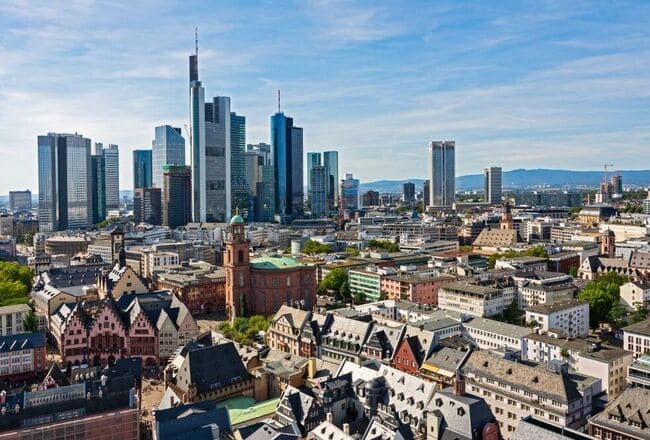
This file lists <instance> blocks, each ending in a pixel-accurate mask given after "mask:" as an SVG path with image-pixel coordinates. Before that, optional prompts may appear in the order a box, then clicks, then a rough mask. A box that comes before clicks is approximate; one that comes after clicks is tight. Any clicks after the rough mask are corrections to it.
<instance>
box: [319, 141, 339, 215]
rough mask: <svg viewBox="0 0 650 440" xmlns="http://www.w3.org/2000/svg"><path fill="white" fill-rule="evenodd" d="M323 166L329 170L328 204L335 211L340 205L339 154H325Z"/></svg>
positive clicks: (334, 152) (333, 152)
mask: <svg viewBox="0 0 650 440" xmlns="http://www.w3.org/2000/svg"><path fill="white" fill-rule="evenodd" d="M323 166H324V167H325V169H326V170H327V176H328V178H327V202H328V204H329V208H330V209H333V208H334V207H335V206H338V204H339V152H338V151H325V152H323Z"/></svg>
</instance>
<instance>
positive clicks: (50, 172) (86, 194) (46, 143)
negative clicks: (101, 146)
mask: <svg viewBox="0 0 650 440" xmlns="http://www.w3.org/2000/svg"><path fill="white" fill-rule="evenodd" d="M91 205H92V192H91V165H90V139H87V138H84V137H83V136H82V135H80V134H76V133H75V134H58V133H48V134H47V135H45V136H38V220H39V230H40V232H52V231H59V230H65V229H84V228H87V227H88V226H90V223H91V221H92V212H91V209H92V206H91Z"/></svg>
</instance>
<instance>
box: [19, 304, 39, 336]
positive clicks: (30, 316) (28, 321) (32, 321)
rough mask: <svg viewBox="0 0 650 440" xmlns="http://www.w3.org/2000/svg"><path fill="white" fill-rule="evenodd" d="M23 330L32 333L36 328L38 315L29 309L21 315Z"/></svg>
mask: <svg viewBox="0 0 650 440" xmlns="http://www.w3.org/2000/svg"><path fill="white" fill-rule="evenodd" d="M23 330H24V331H25V332H27V333H32V332H35V331H36V330H38V317H37V316H36V314H35V313H34V311H33V310H31V309H30V310H29V312H27V314H26V315H25V316H24V317H23Z"/></svg>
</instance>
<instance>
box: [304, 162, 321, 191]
mask: <svg viewBox="0 0 650 440" xmlns="http://www.w3.org/2000/svg"><path fill="white" fill-rule="evenodd" d="M318 165H322V163H321V154H320V153H314V152H310V153H307V194H309V193H310V192H311V170H312V168H314V167H315V166H318Z"/></svg>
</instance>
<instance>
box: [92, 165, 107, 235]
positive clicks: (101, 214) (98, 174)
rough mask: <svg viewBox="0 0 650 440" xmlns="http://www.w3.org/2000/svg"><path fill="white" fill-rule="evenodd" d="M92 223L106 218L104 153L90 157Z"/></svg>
mask: <svg viewBox="0 0 650 440" xmlns="http://www.w3.org/2000/svg"><path fill="white" fill-rule="evenodd" d="M90 166H91V171H90V175H91V185H90V187H91V191H92V199H93V203H92V218H93V220H92V221H93V224H95V225H96V224H97V223H100V222H102V221H104V220H105V219H106V161H105V158H104V154H93V155H92V156H91V157H90Z"/></svg>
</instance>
